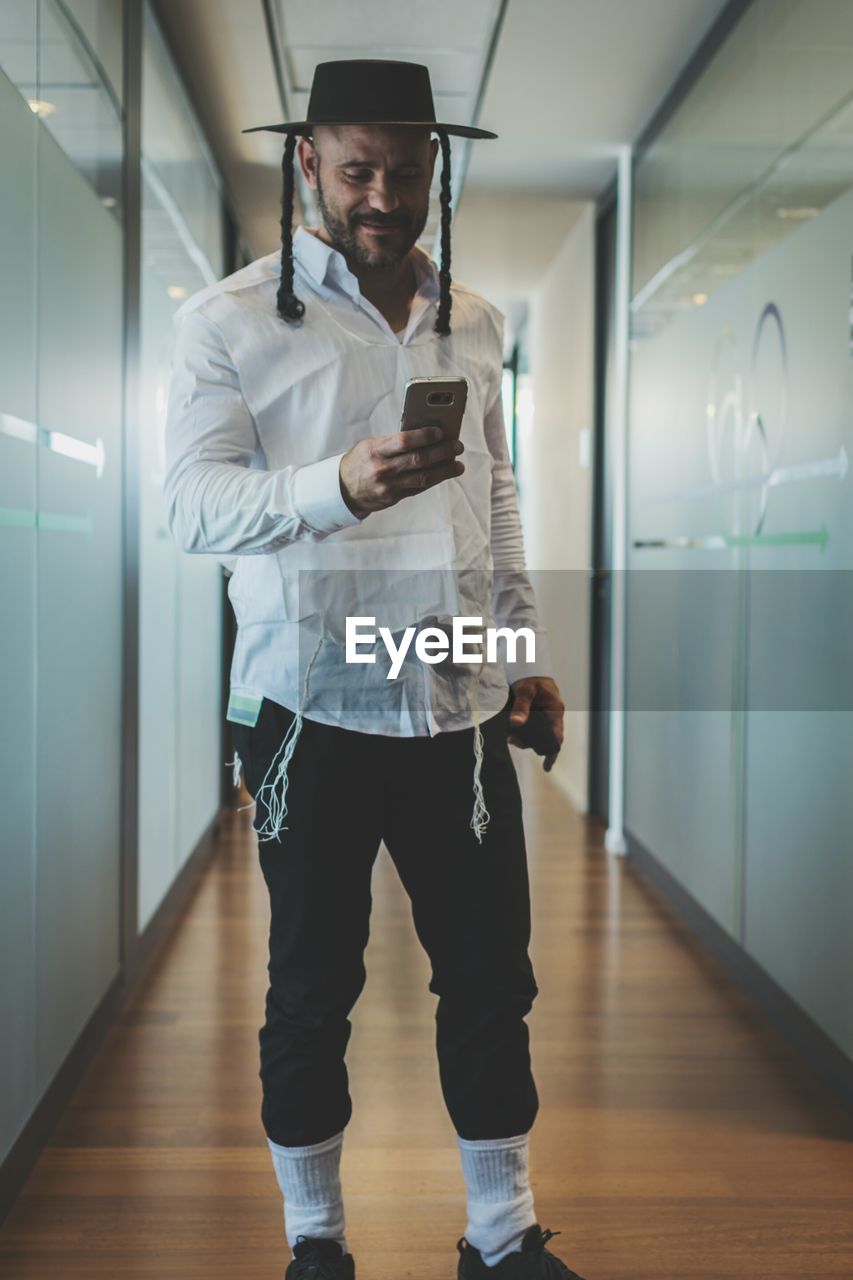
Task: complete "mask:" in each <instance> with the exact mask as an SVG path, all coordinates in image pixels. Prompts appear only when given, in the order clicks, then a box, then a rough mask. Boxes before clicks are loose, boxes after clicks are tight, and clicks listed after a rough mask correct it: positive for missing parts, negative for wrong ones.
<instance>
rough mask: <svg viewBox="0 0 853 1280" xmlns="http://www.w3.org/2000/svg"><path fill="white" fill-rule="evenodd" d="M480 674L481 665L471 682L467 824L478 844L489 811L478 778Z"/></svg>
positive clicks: (479, 754)
mask: <svg viewBox="0 0 853 1280" xmlns="http://www.w3.org/2000/svg"><path fill="white" fill-rule="evenodd" d="M482 674H483V665H482V664H481V665H480V666H479V667H478V668H477V674H476V675H475V676H474V678H473V680H472V682H471V716H472V718H473V721H474V811H473V813H472V814H471V822H470V823H469V826H470V827H471V830H472V831H473V832H474V835H475V836H476V837H477V840H478V841H479V843H480V844H482V843H483V836H484V835H485V832H486V825H487V823H488V821H489V811H488V809H487V808H486V798H485V796H484V795H483V783H482V780H481V778H480V774H481V772H482V769H483V732H482V730H481V728H480V708H479V704H478V702H477V688H478V685H479V681H480V676H481V675H482Z"/></svg>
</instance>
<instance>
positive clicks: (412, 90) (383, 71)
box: [242, 58, 498, 138]
mask: <svg viewBox="0 0 853 1280" xmlns="http://www.w3.org/2000/svg"><path fill="white" fill-rule="evenodd" d="M318 124H332V125H334V124H342V125H346V124H385V125H417V126H419V127H420V128H429V129H435V130H438V129H441V130H443V131H444V132H445V133H451V134H454V135H456V136H457V137H460V138H496V137H497V136H498V135H497V134H496V133H490V132H489V131H488V129H476V128H474V126H473V125H467V124H444V123H441V122H439V121H438V120H436V118H435V105H434V103H433V100H432V86H431V85H430V79H429V70H428V68H427V67H425V66H423V65H422V64H421V63H420V62H392V61H389V60H387V59H380V58H355V59H351V60H347V61H344V60H340V61H337V62H319V63H318V64H317V67H316V69H315V71H314V80H313V82H312V85H311V96H310V98H309V100H308V119H307V120H288V121H286V122H285V123H283V124H259V125H255V126H254V127H253V128H251V129H243V130H242V132H243V133H258V132H260V131H262V130H264V131H266V132H268V133H301V134H306V133H310V132H311V130H312V129H313V128H314V126H315V125H318Z"/></svg>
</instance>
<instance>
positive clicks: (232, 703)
mask: <svg viewBox="0 0 853 1280" xmlns="http://www.w3.org/2000/svg"><path fill="white" fill-rule="evenodd" d="M263 700H264V699H263V694H260V695H258V696H257V697H256V696H255V694H253V693H232V694H231V697H230V698H229V699H228V710H227V711H226V712H225V719H226V720H231V721H232V722H233V723H234V724H245V725H248V726H249V728H250V729H252V728H254V726H255V725H256V724H257V723H258V716H259V715H260V714H261V703H262V702H263Z"/></svg>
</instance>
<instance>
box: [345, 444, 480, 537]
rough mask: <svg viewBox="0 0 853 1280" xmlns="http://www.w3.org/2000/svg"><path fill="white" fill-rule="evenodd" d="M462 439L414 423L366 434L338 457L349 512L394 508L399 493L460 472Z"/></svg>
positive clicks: (405, 495) (404, 494)
mask: <svg viewBox="0 0 853 1280" xmlns="http://www.w3.org/2000/svg"><path fill="white" fill-rule="evenodd" d="M463 448H464V446H463V444H462V442H461V440H445V439H444V432H443V431H442V429H441V427H439V426H435V425H431V426H425V427H413V428H412V429H411V430H409V431H395V433H394V434H393V435H391V436H367V437H366V438H365V439H364V440H359V442H358V444H355V445H353V447H352V448H351V449H350V450H349V451H348V452H347V453H345V454H344V456H343V457H342V458H341V466H340V484H341V493H342V495H343V499H344V502H345V503H346V504H347V506H348V507H349V509H350V511H352V513H353V515H357V516H366V515H368V514H369V513H370V512H371V511H381V510H383V509H384V508H385V507H393V506H394V504H395V503H397V502H399V501H400V499H401V498H410V497H411V496H412V495H413V494H416V493H423V491H424V489H431V488H432V486H433V485H434V484H440V483H441V481H442V480H448V479H450V477H451V476H461V475H462V472H463V471H464V470H465V466H464V463H462V462H461V461H459V458H458V455H459V454H460V453H461V452H462V450H463Z"/></svg>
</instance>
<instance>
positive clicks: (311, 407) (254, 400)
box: [166, 61, 578, 1280]
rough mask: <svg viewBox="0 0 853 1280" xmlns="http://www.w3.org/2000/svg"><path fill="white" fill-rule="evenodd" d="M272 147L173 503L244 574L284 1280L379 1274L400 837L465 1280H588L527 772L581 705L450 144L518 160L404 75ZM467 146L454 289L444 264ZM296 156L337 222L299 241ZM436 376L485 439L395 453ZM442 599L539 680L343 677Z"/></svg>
mask: <svg viewBox="0 0 853 1280" xmlns="http://www.w3.org/2000/svg"><path fill="white" fill-rule="evenodd" d="M263 127H265V128H270V129H272V130H274V131H277V132H284V133H286V134H287V141H286V145H285V149H284V160H283V171H284V195H283V215H282V251H281V254H280V255H279V254H270V255H268V256H267V257H266V258H261V259H259V260H258V261H257V262H254V263H252V264H250V266H248V267H246V268H245V269H244V270H242V271H238V272H236V273H235V274H234V275H232V276H230V277H228V278H227V279H226V280H224V281H222V282H220V283H219V284H217V285H214V286H212V287H211V288H209V289H206V290H204V291H202V292H201V293H199V294H197V295H195V297H193V298H192V299H190V300H188V302H187V303H185V304H184V305H183V307H182V308H181V309H180V311H179V312H178V315H177V317H176V321H177V344H176V351H175V360H174V371H173V379H172V385H171V389H170V396H169V409H168V422H167V464H168V465H167V478H166V494H167V500H168V504H169V519H170V524H171V527H172V529H173V531H174V533H175V535H176V536H177V537H178V539H179V541H180V542H181V544H182V545H183V546H184V547H185V549H186V550H189V551H193V552H206V553H209V554H217V555H220V556H229V557H234V560H235V562H236V566H237V567H236V570H235V572H234V574H233V576H232V578H231V580H230V583H229V594H230V597H231V600H232V603H233V605H234V608H235V612H236V615H237V621H238V633H237V642H236V647H235V654H234V662H233V667H232V673H231V677H232V679H231V690H232V696H231V702H230V704H229V719H231V720H232V721H233V722H234V740H235V744H236V746H237V752H238V756H239V759H240V761H241V763H242V766H243V769H244V773H245V778H246V783H247V786H248V788H249V791H250V793H251V794H252V795H253V796H254V797H255V803H256V806H257V811H258V816H259V817H260V818H261V823H260V825H259V826H256V827H255V830H256V831H257V832H258V834H259V846H258V847H259V856H260V861H261V867H262V871H263V874H264V877H265V880H266V883H267V886H268V888H269V892H270V906H271V923H270V963H269V973H270V987H269V990H268V992H267V1001H266V1021H265V1025H264V1026H263V1027H262V1028H261V1031H260V1049H261V1055H260V1056H261V1066H260V1075H261V1082H262V1087H263V1106H262V1120H263V1124H264V1128H265V1132H266V1136H267V1140H268V1144H269V1147H270V1150H271V1153H272V1159H273V1165H274V1168H275V1171H276V1175H277V1178H278V1182H279V1185H280V1187H281V1190H282V1193H283V1196H284V1217H285V1231H286V1236H287V1240H288V1243H289V1244H290V1246H291V1248H292V1250H293V1259H292V1261H291V1263H290V1265H289V1267H288V1270H287V1280H312V1278H319V1277H326V1278H329V1280H335V1278H337V1277H340V1278H347V1280H349V1278H351V1277H353V1276H354V1274H355V1270H354V1262H353V1258H352V1255H351V1254H350V1253H349V1252H348V1251H347V1245H346V1236H345V1229H344V1212H343V1201H342V1194H341V1184H340V1177H339V1163H340V1154H341V1144H342V1140H343V1131H344V1128H345V1126H346V1124H347V1123H348V1121H349V1119H350V1115H351V1100H350V1096H349V1091H348V1078H347V1073H346V1067H345V1063H344V1053H345V1048H346V1044H347V1041H348V1038H349V1034H350V1030H351V1026H350V1022H349V1020H348V1016H347V1015H348V1014H349V1013H350V1011H351V1010H352V1008H353V1006H354V1004H355V1002H356V1000H357V999H358V996H359V994H360V992H361V990H362V987H363V984H364V981H365V970H364V964H363V952H364V947H365V945H366V943H367V938H368V922H369V914H370V875H371V870H372V866H373V862H374V860H375V857H376V854H377V851H378V848H379V844H380V841H383V840H384V842H385V844H386V847H387V848H388V850H389V853H390V855H391V857H392V859H393V861H394V863H395V866H396V867H397V870H398V872H399V874H400V877H401V879H402V881H403V884H404V886H405V888H406V890H407V892H408V893H409V895H410V897H411V900H412V909H413V917H414V922H415V927H416V930H417V933H418V936H419V938H420V939H421V941H422V943H423V945H424V947H425V949H426V951H427V953H428V955H429V957H430V961H431V964H432V970H433V972H432V980H431V982H430V990H431V991H433V992H434V993H435V994H437V995H438V997H439V1001H438V1007H437V1012H436V1048H437V1053H438V1059H439V1068H440V1077H441V1085H442V1090H443V1096H444V1099H445V1102H446V1104H447V1107H448V1111H449V1114H450V1116H451V1119H452V1121H453V1123H454V1126H455V1129H456V1136H457V1141H458V1144H459V1149H460V1153H461V1161H462V1168H463V1173H464V1176H465V1181H466V1186H467V1208H468V1225H467V1228H466V1232H465V1235H464V1236H463V1237H462V1238H461V1239H460V1240H459V1241H458V1245H457V1247H458V1249H459V1255H460V1257H459V1264H458V1274H459V1277H463V1278H464V1280H476V1277H480V1276H486V1275H489V1276H495V1277H499V1280H511V1278H512V1277H534V1276H537V1277H538V1276H546V1277H554V1278H555V1280H556V1278H557V1277H562V1278H563V1280H565V1278H566V1277H569V1278H570V1280H571V1278H572V1277H574V1280H578V1277H576V1276H575V1273H574V1272H571V1271H569V1270H568V1268H567V1267H566V1266H565V1264H564V1263H562V1262H561V1261H560V1260H559V1259H558V1258H557V1257H556V1256H555V1255H554V1254H553V1253H551V1252H550V1251H549V1250H548V1249H547V1248H546V1245H547V1242H548V1240H549V1239H550V1237H551V1235H552V1234H553V1233H552V1232H550V1231H543V1230H542V1229H541V1228H540V1227H539V1225H538V1223H537V1222H536V1217H535V1214H534V1210H533V1197H532V1194H531V1191H530V1187H529V1180H528V1173H527V1155H528V1133H529V1130H530V1128H531V1126H532V1123H533V1120H534V1118H535V1116H536V1113H537V1110H538V1096H537V1092H536V1087H535V1084H534V1081H533V1077H532V1074H531V1069H530V1055H529V1043H528V1030H527V1026H526V1024H525V1022H524V1016H525V1014H526V1013H527V1012H529V1010H530V1007H531V1005H532V1001H533V999H534V998H535V996H536V994H537V987H536V983H535V980H534V975H533V970H532V967H531V964H530V959H529V955H528V943H529V937H530V905H529V886H528V877H527V865H526V853H525V846H524V833H523V828H522V821H521V800H520V795H519V789H518V783H517V779H516V776H515V770H514V767H513V764H512V760H511V757H510V755H509V751H508V747H507V740H508V734H511V732H512V730H513V728H514V727H515V728H516V729H518V730H521V729H522V726H523V725H524V724H525V722H526V720H527V718H528V714H529V712H530V709H531V707H533V706H535V707H537V708H540V709H541V710H542V712H544V714H545V715H546V716H547V718H548V719H549V720H550V723H551V725H552V728H553V731H554V734H555V735H556V740H557V743H559V742H560V741H561V740H562V717H563V704H562V702H561V700H560V696H559V691H558V689H557V686H556V684H555V683H554V681H553V679H552V678H551V677H550V675H549V663H548V657H547V652H546V651H545V637H544V633H543V632H542V630H541V628H539V627H538V623H537V621H536V613H535V602H534V600H533V593H532V590H531V588H530V583H529V581H528V578H527V575H526V572H525V569H524V557H523V546H522V540H521V531H520V525H519V520H518V509H517V503H516V499H515V490H514V485H513V478H512V472H511V468H510V466H509V462H508V458H507V450H506V440H505V435H504V428H503V421H502V415H501V396H500V381H501V361H502V335H501V324H502V317H501V316H500V313H499V312H497V311H496V310H495V308H494V307H492V306H491V305H490V304H489V303H487V302H485V301H484V300H483V299H482V298H480V297H479V296H478V295H476V294H473V293H472V292H471V291H470V290H467V289H464V288H462V287H461V286H459V285H455V284H453V285H452V282H451V276H450V147H449V142H448V135H449V134H451V133H457V134H462V135H467V136H472V137H484V138H489V137H494V136H495V135H494V134H490V133H487V132H486V131H484V130H479V129H474V128H471V127H467V126H455V125H439V124H437V123H436V121H435V112H434V107H433V102H432V92H431V88H430V84H429V75H428V72H427V69H426V68H425V67H421V66H418V65H416V64H412V63H400V62H380V61H354V62H335V63H323V64H321V65H320V66H318V67H317V70H316V73H315V77H314V83H313V86H312V92H311V99H310V102H309V111H308V120H306V121H300V122H295V123H288V124H283V125H274V126H263ZM433 133H437V134H438V137H439V141H438V142H436V141H435V140H433V139H432V137H431V135H432V134H433ZM297 138H298V142H297ZM439 143H440V145H441V148H442V160H443V164H442V180H441V207H442V236H441V245H442V254H441V269H440V271H439V272H438V274H437V275H436V271H435V268H434V266H433V264H432V262H431V260H430V259H429V258H428V257H427V256H426V255H425V254H424V253H423V252H422V251H421V250H420V249H419V248H418V247H417V245H416V241H417V239H418V237H419V236H420V234H421V233H422V231H423V228H424V225H425V222H426V217H427V209H428V200H429V190H430V183H431V179H432V175H433V171H434V165H435V160H436V156H437V152H438V147H439ZM295 158H298V162H299V164H300V167H301V171H302V173H303V174H304V176H305V179H306V180H307V182H308V183H309V185H310V186H311V187H312V188H313V189H314V190H315V191H316V193H317V200H318V205H319V209H320V215H321V223H322V225H321V226H319V227H318V228H316V229H311V230H309V229H308V228H305V227H299V228H297V230H296V232H295V233H293V232H292V204H293V189H294V159H295ZM439 374H442V375H448V376H464V377H466V378H467V379H468V387H469V399H468V405H467V408H466V411H465V418H464V422H463V429H462V439H461V440H460V441H458V442H456V441H449V440H446V439H445V438H444V436H443V434H442V432H441V430H440V428H437V427H435V426H429V425H425V426H422V427H417V428H416V429H414V430H411V431H407V432H405V433H404V432H401V431H400V430H399V429H398V428H399V418H400V410H401V406H402V393H403V389H404V386H405V382H406V379H407V378H408V377H413V376H420V377H423V376H434V375H439ZM463 451H464V456H465V459H466V462H465V463H463V461H462V455H463ZM447 569H450V570H452V580H451V583H450V585H449V587H448V584H447V581H446V577H447V575H446V574H445V570H447ZM484 570H486V571H487V572H486V573H484ZM484 581H486V583H487V589H484V588H483V587H482V583H483V582H484ZM445 588H447V589H448V592H449V598H452V599H454V600H455V601H456V602H457V606H459V605H460V604H461V603H462V602H464V604H465V605H466V606H468V607H467V608H466V609H464V610H463V612H465V613H470V612H471V611H472V608H473V607H474V606H476V607H477V612H478V614H482V615H483V616H489V614H490V611H491V610H492V609H493V611H494V616H495V618H496V619H497V621H498V622H500V623H501V625H511V626H512V627H514V628H515V627H518V626H519V625H527V626H528V627H530V628H531V629H532V630H534V631H535V633H536V635H537V639H538V642H539V643H538V645H537V655H536V658H537V660H536V661H535V662H532V663H529V664H526V663H524V662H522V661H520V660H517V661H513V660H511V659H507V661H506V663H504V664H502V665H500V664H494V663H492V664H489V665H487V664H485V663H483V664H482V665H481V666H480V667H479V668H478V669H477V673H476V677H475V678H474V679H473V680H472V679H470V677H469V676H468V675H467V674H466V673H465V671H464V670H463V669H462V668H460V666H459V665H457V664H454V663H448V664H444V665H443V666H439V665H437V664H436V665H426V664H423V663H420V662H418V661H417V660H407V661H405V662H404V663H403V664H402V668H401V671H400V673H399V678H398V679H395V680H393V681H391V680H389V679H388V674H389V673H388V669H387V666H383V665H382V664H381V663H380V662H379V660H378V659H377V661H376V662H375V663H373V664H372V665H371V664H369V663H368V664H363V665H356V666H345V665H344V663H343V659H342V652H343V650H342V634H341V633H342V626H343V619H344V616H347V617H349V616H360V615H364V614H365V613H366V612H368V611H370V612H372V613H376V612H377V610H378V612H380V613H381V612H382V610H385V609H387V610H390V611H391V613H392V614H393V616H394V617H395V618H396V619H397V621H398V623H399V622H401V620H402V621H408V620H411V621H412V622H417V621H431V622H433V623H437V624H439V625H440V624H441V623H442V621H444V622H446V621H447V616H448V614H447V608H446V607H445V606H446V597H445V595H444V594H443V593H444V592H445ZM484 590H485V591H486V596H487V598H484V596H483V591H484ZM371 604H372V605H373V606H374V607H373V609H371V608H370V606H371ZM454 616H456V615H455V614H454ZM395 634H396V633H395ZM309 651H310V656H308V654H309ZM306 657H307V661H306ZM510 684H511V693H510V692H509V686H510ZM509 740H510V741H513V740H515V739H514V738H512V737H510V738H509ZM472 753H473V756H472ZM472 758H473V761H474V765H473V772H472V769H471V761H472ZM553 759H554V756H553V755H551V756H549V757H547V758H546V761H545V765H546V768H550V766H551V764H552V763H553ZM472 784H473V785H472ZM472 793H473V810H472Z"/></svg>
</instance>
